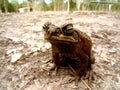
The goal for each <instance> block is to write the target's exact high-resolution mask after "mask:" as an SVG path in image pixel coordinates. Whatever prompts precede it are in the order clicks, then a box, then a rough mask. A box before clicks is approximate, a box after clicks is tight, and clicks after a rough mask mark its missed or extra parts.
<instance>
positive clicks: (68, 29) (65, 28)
mask: <svg viewBox="0 0 120 90" xmlns="http://www.w3.org/2000/svg"><path fill="white" fill-rule="evenodd" d="M62 31H63V33H64V34H65V35H67V36H71V35H73V24H67V25H65V26H63V27H62Z"/></svg>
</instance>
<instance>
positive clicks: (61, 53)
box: [44, 23, 94, 77]
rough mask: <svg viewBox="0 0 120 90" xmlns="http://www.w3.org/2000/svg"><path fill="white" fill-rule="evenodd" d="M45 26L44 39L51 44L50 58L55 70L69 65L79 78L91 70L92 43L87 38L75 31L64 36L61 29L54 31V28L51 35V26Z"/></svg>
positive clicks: (92, 60) (92, 59)
mask: <svg viewBox="0 0 120 90" xmlns="http://www.w3.org/2000/svg"><path fill="white" fill-rule="evenodd" d="M45 25H46V26H47V28H44V31H45V34H44V37H45V39H46V40H48V41H49V42H50V43H51V44H52V58H53V62H54V63H55V65H56V67H57V68H60V66H67V65H70V66H71V67H72V68H73V69H74V70H75V71H76V73H77V74H78V75H79V76H80V77H81V76H83V75H84V73H85V72H86V71H87V70H90V69H91V63H94V58H93V57H92V54H91V49H92V42H91V39H90V37H89V36H87V35H86V34H85V33H83V32H81V31H79V30H76V29H74V32H73V35H71V36H66V35H64V33H63V32H62V31H61V28H59V29H58V28H57V30H56V27H54V26H53V27H52V29H53V30H52V32H53V33H52V32H50V30H51V28H50V27H51V24H50V23H49V24H48V23H47V24H45ZM48 28H49V29H48ZM47 29H48V30H47ZM54 32H56V33H54Z"/></svg>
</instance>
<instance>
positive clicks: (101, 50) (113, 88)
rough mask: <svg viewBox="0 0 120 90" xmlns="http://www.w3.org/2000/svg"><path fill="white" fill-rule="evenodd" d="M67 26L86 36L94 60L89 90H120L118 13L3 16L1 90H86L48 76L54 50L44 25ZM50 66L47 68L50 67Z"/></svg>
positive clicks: (66, 78)
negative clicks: (47, 39) (45, 35)
mask: <svg viewBox="0 0 120 90" xmlns="http://www.w3.org/2000/svg"><path fill="white" fill-rule="evenodd" d="M46 21H50V22H52V23H54V24H55V25H58V26H59V25H62V24H64V23H67V22H71V23H73V24H74V27H75V28H77V29H79V30H81V31H83V32H85V33H87V34H88V35H89V36H90V37H91V39H92V42H93V51H94V55H95V58H96V61H95V64H94V65H93V71H94V72H95V73H96V75H94V80H93V81H92V83H91V85H90V87H91V90H120V13H101V12H99V13H96V12H72V13H70V14H67V13H65V12H47V13H45V12H34V13H21V14H20V13H17V14H16V13H12V14H0V90H87V87H86V86H85V84H84V83H83V82H82V81H79V83H78V87H76V86H75V81H74V76H72V75H71V74H70V72H69V70H68V69H63V68H61V69H60V70H59V72H58V73H59V75H57V76H56V75H55V71H53V72H52V75H51V76H49V73H48V70H49V68H51V67H52V66H53V64H52V63H51V62H48V61H49V60H50V59H52V57H51V45H50V43H48V42H47V41H46V40H44V35H43V31H42V25H43V24H44V23H45V22H46ZM46 62H48V63H46Z"/></svg>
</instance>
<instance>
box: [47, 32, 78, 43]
mask: <svg viewBox="0 0 120 90" xmlns="http://www.w3.org/2000/svg"><path fill="white" fill-rule="evenodd" d="M45 39H46V40H48V41H50V42H74V43H75V42H78V40H77V39H75V38H74V37H72V36H66V35H63V34H58V33H56V34H55V33H51V34H50V33H49V34H46V35H45Z"/></svg>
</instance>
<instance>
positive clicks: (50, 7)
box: [0, 0, 120, 13]
mask: <svg viewBox="0 0 120 90" xmlns="http://www.w3.org/2000/svg"><path fill="white" fill-rule="evenodd" d="M20 8H23V9H27V11H68V12H69V11H83V10H85V11H116V12H119V11H120V0H50V3H46V2H45V0H23V3H20V4H19V3H18V0H11V2H8V0H0V11H1V12H4V13H6V12H18V11H19V9H20Z"/></svg>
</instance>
